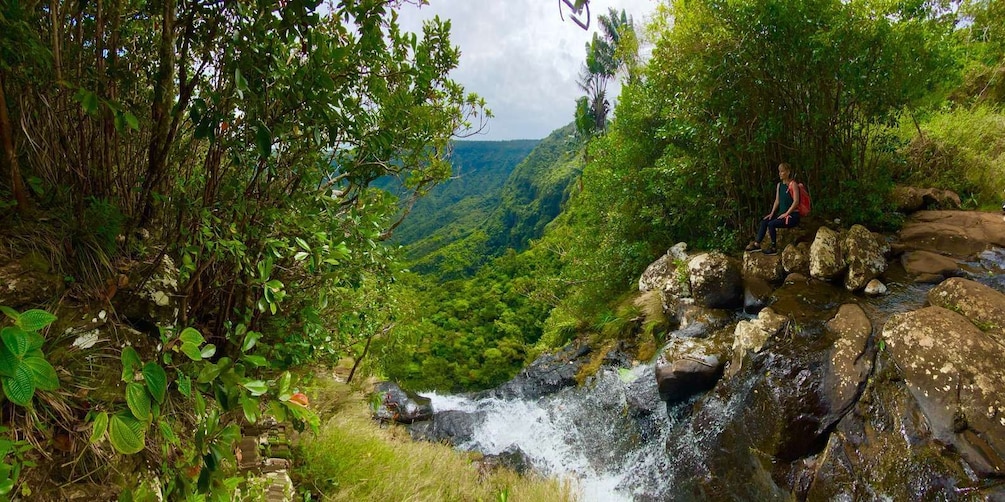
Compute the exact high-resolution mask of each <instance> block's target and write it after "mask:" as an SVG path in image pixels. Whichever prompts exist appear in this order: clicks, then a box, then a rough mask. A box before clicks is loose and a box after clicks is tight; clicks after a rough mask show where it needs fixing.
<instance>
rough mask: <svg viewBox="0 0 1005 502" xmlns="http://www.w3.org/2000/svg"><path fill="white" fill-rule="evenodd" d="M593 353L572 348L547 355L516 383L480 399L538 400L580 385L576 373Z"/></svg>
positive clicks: (497, 389) (533, 364)
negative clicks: (577, 384) (587, 356)
mask: <svg viewBox="0 0 1005 502" xmlns="http://www.w3.org/2000/svg"><path fill="white" fill-rule="evenodd" d="M589 353H590V348H589V347H587V346H570V347H568V348H566V349H565V350H563V351H561V352H558V353H556V354H544V355H542V356H540V357H538V358H537V359H535V360H534V362H532V363H531V364H530V365H529V366H528V367H527V368H526V369H525V370H523V371H521V372H520V373H519V374H518V375H517V376H516V377H514V378H513V379H512V380H510V381H508V382H506V383H504V384H502V385H501V386H499V387H496V388H495V389H492V390H490V391H487V392H484V393H482V394H481V395H480V397H499V398H504V399H512V398H518V397H519V398H523V399H537V398H540V397H542V396H546V395H548V394H553V393H555V392H558V391H559V390H562V389H564V388H566V387H571V386H573V385H576V373H578V372H579V369H580V368H582V367H583V364H585V362H586V358H585V357H584V356H586V355H587V354H589Z"/></svg>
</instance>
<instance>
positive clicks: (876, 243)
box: [843, 225, 890, 291]
mask: <svg viewBox="0 0 1005 502" xmlns="http://www.w3.org/2000/svg"><path fill="white" fill-rule="evenodd" d="M843 249H844V256H845V262H846V263H847V264H848V275H847V276H846V277H845V287H846V288H848V291H857V290H859V289H862V288H864V287H865V285H866V284H868V283H869V281H871V280H873V279H875V278H876V277H879V275H880V274H882V273H883V272H885V271H886V267H887V262H886V255H888V254H889V253H890V246H889V244H887V243H886V240H885V239H883V237H882V236H880V235H876V234H873V233H872V232H870V231H869V229H867V228H865V227H863V226H862V225H852V227H851V229H849V230H848V235H847V236H846V237H845V240H844V248H843Z"/></svg>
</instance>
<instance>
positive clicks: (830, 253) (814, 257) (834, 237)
mask: <svg viewBox="0 0 1005 502" xmlns="http://www.w3.org/2000/svg"><path fill="white" fill-rule="evenodd" d="M846 267H847V264H846V263H845V259H844V254H843V251H842V249H841V238H840V234H838V233H837V232H835V231H833V230H831V229H829V228H827V227H820V228H819V229H818V230H817V236H816V238H815V239H813V244H811V245H810V276H811V277H813V278H814V279H820V280H823V281H832V280H835V279H837V278H839V277H840V276H841V274H842V273H844V271H845V268H846Z"/></svg>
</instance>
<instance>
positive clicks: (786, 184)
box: [744, 162, 799, 254]
mask: <svg viewBox="0 0 1005 502" xmlns="http://www.w3.org/2000/svg"><path fill="white" fill-rule="evenodd" d="M778 179H779V180H781V181H780V182H779V183H778V185H776V186H775V203H774V205H772V206H771V212H770V213H768V214H766V215H764V218H761V222H760V225H759V227H758V229H757V237H755V238H754V240H752V241H750V244H747V247H746V248H745V249H744V251H748V252H754V251H761V241H762V240H764V234H765V232H767V234H768V236H769V237H771V245H770V246H768V248H767V249H764V254H775V253H777V252H778V250H777V249H775V245H776V242H777V240H778V235H777V234H778V233H777V229H779V228H792V227H794V226H796V225H798V224H799V185H798V184H797V183H796V180H795V179H794V178H793V177H792V167H790V166H789V164H787V163H785V162H782V163H781V164H778ZM779 208H785V212H784V213H782V214H780V215H778V218H775V213H776V212H778V210H779Z"/></svg>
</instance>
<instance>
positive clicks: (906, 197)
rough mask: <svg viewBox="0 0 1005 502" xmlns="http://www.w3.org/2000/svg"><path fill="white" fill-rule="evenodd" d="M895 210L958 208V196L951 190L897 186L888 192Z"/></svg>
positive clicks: (959, 202)
mask: <svg viewBox="0 0 1005 502" xmlns="http://www.w3.org/2000/svg"><path fill="white" fill-rule="evenodd" d="M890 198H891V200H892V201H893V204H894V207H896V208H897V211H900V212H902V213H913V212H915V211H918V210H920V209H935V208H940V209H959V207H960V204H961V201H960V196H959V195H957V194H956V192H953V191H952V190H942V189H939V188H918V187H908V186H897V187H894V188H893V191H892V192H891V193H890Z"/></svg>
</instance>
